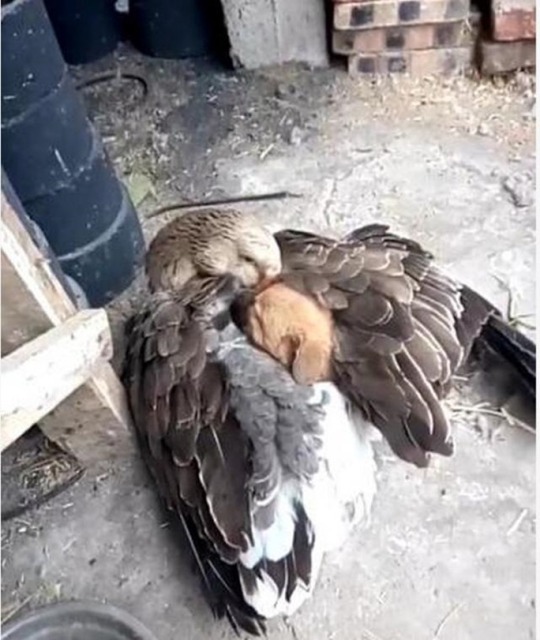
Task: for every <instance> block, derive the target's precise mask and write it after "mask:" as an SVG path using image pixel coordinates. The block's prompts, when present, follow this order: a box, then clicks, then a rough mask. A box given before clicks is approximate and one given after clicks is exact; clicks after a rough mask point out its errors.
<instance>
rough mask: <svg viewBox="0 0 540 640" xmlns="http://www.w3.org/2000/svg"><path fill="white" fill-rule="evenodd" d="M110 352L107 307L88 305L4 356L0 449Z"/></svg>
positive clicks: (61, 399)
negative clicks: (96, 307)
mask: <svg viewBox="0 0 540 640" xmlns="http://www.w3.org/2000/svg"><path fill="white" fill-rule="evenodd" d="M111 356H112V337H111V331H110V327H109V321H108V319H107V314H106V312H105V311H104V310H103V309H98V310H90V309H86V310H84V311H79V312H78V313H77V314H76V315H74V316H72V317H71V318H69V319H68V320H66V321H65V322H64V323H62V324H61V325H59V326H58V327H55V328H54V329H50V330H49V331H47V332H46V333H44V334H42V335H40V336H39V337H38V338H35V339H34V340H32V341H31V342H27V343H26V344H24V345H23V346H22V347H20V348H19V349H17V350H16V351H13V352H12V353H10V354H9V355H8V356H6V357H4V358H2V362H1V364H2V395H1V399H0V419H1V422H0V450H1V451H3V450H4V449H5V448H6V447H7V446H9V445H10V444H11V443H12V442H14V441H15V440H16V439H17V438H19V437H20V436H21V435H23V433H25V431H27V430H28V429H29V428H30V427H31V426H32V425H34V424H36V423H37V422H38V421H39V420H41V418H43V417H44V416H45V415H47V414H48V413H49V412H50V411H52V410H53V409H54V408H55V407H57V406H58V405H59V404H60V403H61V402H62V401H63V400H65V399H66V398H67V397H68V396H69V395H71V394H72V393H73V392H74V391H75V390H76V389H78V388H79V387H80V386H81V385H82V384H84V383H85V382H86V381H87V380H88V379H89V378H90V377H91V376H92V374H93V373H94V371H95V368H96V366H97V365H99V364H100V363H102V362H103V361H104V360H105V361H106V360H107V359H108V358H110V357H111Z"/></svg>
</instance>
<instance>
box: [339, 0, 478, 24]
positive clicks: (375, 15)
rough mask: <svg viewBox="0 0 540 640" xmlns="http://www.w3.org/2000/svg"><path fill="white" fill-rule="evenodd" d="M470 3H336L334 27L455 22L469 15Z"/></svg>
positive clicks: (448, 0)
mask: <svg viewBox="0 0 540 640" xmlns="http://www.w3.org/2000/svg"><path fill="white" fill-rule="evenodd" d="M469 4H470V3H469V0H367V1H364V2H351V3H346V4H336V5H335V6H334V27H335V28H336V29H337V30H339V31H343V30H351V29H352V30H361V29H373V28H376V27H392V26H397V25H400V26H405V25H414V24H425V23H434V22H435V23H439V22H455V21H460V20H465V19H466V18H467V16H468V15H469Z"/></svg>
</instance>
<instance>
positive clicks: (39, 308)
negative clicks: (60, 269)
mask: <svg viewBox="0 0 540 640" xmlns="http://www.w3.org/2000/svg"><path fill="white" fill-rule="evenodd" d="M6 183H7V186H8V187H9V183H8V182H7V181H5V182H4V184H6ZM1 204H2V215H1V224H0V242H1V245H2V302H3V304H2V308H1V313H2V355H5V354H7V353H10V352H11V351H13V350H14V349H16V348H18V347H19V346H21V345H22V344H24V343H25V342H27V341H28V340H31V339H33V338H35V337H37V336H38V335H40V334H41V333H43V332H44V331H47V330H48V329H50V328H51V327H53V326H58V325H59V324H61V323H62V322H63V321H64V320H66V319H68V318H69V317H71V316H72V315H73V314H75V313H76V312H77V311H78V309H77V307H76V306H75V303H74V301H73V300H72V298H71V296H70V294H69V293H68V291H67V290H66V288H65V286H64V284H63V283H62V282H61V278H60V277H58V276H57V274H56V273H55V264H54V259H53V260H50V259H49V257H48V256H46V255H44V253H43V251H42V250H41V248H40V247H38V246H37V244H36V242H34V240H33V239H32V237H31V235H30V233H29V231H28V230H27V228H26V227H25V225H24V224H23V221H22V219H21V217H23V218H24V216H25V214H24V211H23V210H21V211H20V213H19V210H20V209H21V205H20V203H19V201H18V199H17V198H16V196H15V195H14V194H13V193H12V192H11V193H10V190H9V189H8V190H7V191H4V186H3V188H2V196H1ZM81 425H84V430H83V429H82V428H79V426H81ZM40 427H41V428H42V429H43V430H44V432H45V433H46V435H47V436H49V437H50V438H52V439H53V440H56V441H58V442H61V443H62V444H63V445H64V446H66V444H68V445H69V448H70V449H71V450H72V451H73V452H74V453H75V454H76V455H77V456H78V457H79V458H80V459H81V461H83V462H87V463H88V464H90V463H92V464H93V463H94V462H96V461H101V460H102V459H103V457H104V456H103V452H106V453H107V455H110V454H112V452H113V447H114V451H116V450H118V451H122V450H124V451H125V450H126V447H128V448H131V447H132V438H131V434H130V433H129V432H128V430H129V429H130V428H131V414H130V411H129V408H128V404H127V398H126V394H125V390H124V387H123V385H122V383H121V382H120V380H119V379H118V376H117V375H116V373H115V372H114V370H113V368H112V366H111V365H110V364H109V363H108V362H103V363H100V364H98V365H97V367H96V369H95V371H94V376H93V377H92V378H91V379H90V380H89V382H88V383H87V384H86V385H85V386H83V387H82V388H80V389H78V390H77V391H76V392H75V393H74V394H73V396H72V397H70V398H69V400H68V401H66V402H63V403H61V404H60V405H59V406H58V407H57V408H56V409H55V410H54V411H52V412H51V413H50V414H49V415H47V416H45V417H44V418H43V419H42V420H41V422H40ZM119 427H120V429H119ZM105 457H106V456H105Z"/></svg>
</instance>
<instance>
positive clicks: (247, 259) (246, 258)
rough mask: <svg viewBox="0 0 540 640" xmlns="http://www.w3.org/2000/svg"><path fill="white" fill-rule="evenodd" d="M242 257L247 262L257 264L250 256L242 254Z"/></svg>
mask: <svg viewBox="0 0 540 640" xmlns="http://www.w3.org/2000/svg"><path fill="white" fill-rule="evenodd" d="M242 259H243V260H244V261H245V262H247V263H248V264H253V265H256V264H257V263H256V261H255V260H254V259H253V258H251V257H250V256H242Z"/></svg>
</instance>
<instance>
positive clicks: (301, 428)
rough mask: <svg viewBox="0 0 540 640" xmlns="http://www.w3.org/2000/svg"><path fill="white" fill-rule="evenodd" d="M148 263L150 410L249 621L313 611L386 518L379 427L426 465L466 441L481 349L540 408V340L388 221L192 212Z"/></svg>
mask: <svg viewBox="0 0 540 640" xmlns="http://www.w3.org/2000/svg"><path fill="white" fill-rule="evenodd" d="M146 267H147V275H148V280H149V286H150V289H151V291H152V294H151V296H150V298H149V300H148V301H147V303H146V304H145V305H144V306H143V308H141V310H140V311H139V312H137V313H136V314H135V316H134V317H133V318H132V319H131V322H130V323H129V327H128V349H127V357H126V368H125V374H124V380H125V383H126V386H127V388H128V393H129V399H130V404H131V409H132V413H133V418H134V423H135V426H136V430H137V434H138V438H139V442H140V446H141V448H142V452H143V455H144V458H145V460H146V462H147V464H148V466H149V468H150V470H151V472H152V474H153V476H154V478H155V480H156V483H157V486H158V489H159V492H160V493H161V495H162V497H163V498H164V500H165V503H166V505H167V506H168V508H169V509H170V510H171V511H173V512H174V513H175V514H176V515H177V516H178V518H179V520H180V521H181V523H182V525H183V527H184V530H185V532H186V534H187V537H188V539H189V541H190V544H191V547H192V550H193V553H194V555H195V558H196V561H197V565H198V567H199V570H200V573H201V576H202V578H203V582H204V585H205V587H206V592H207V595H208V597H209V599H210V603H211V605H212V608H213V611H214V613H215V614H216V615H218V616H219V617H221V616H223V615H226V616H227V617H228V618H229V620H230V621H231V623H232V624H233V626H234V627H235V628H236V629H237V630H238V629H243V630H245V631H248V632H250V633H253V634H260V633H261V632H262V631H263V630H264V621H265V620H266V619H267V618H270V617H272V616H275V615H279V614H291V613H292V612H293V611H294V610H296V609H297V608H298V606H299V605H300V604H301V603H302V602H303V601H304V600H305V599H306V598H307V597H308V596H309V594H310V593H311V592H312V590H313V587H314V584H315V581H316V578H317V574H318V571H319V567H320V565H321V561H322V558H323V555H324V553H325V552H326V551H328V550H329V549H332V548H335V547H336V546H338V545H339V544H340V543H341V542H342V541H343V539H344V538H345V536H346V534H347V533H348V532H349V531H350V529H351V528H352V527H353V526H354V525H356V524H358V523H360V522H366V521H367V520H368V517H369V511H370V508H371V503H372V500H373V496H374V494H375V480H374V471H375V463H374V459H373V452H372V447H371V442H372V440H373V439H375V435H379V437H380V434H379V432H380V433H382V435H383V436H384V437H385V438H386V440H387V441H388V443H389V444H390V446H391V447H392V449H393V451H394V452H395V453H396V454H397V455H398V456H399V457H400V458H402V459H403V460H406V461H408V462H411V463H413V464H415V465H417V466H420V467H422V466H425V465H427V464H428V462H429V457H430V455H431V454H432V453H438V454H442V455H450V454H451V453H452V451H453V442H452V436H451V430H450V424H449V419H448V415H447V413H446V411H445V408H444V405H443V403H442V399H443V398H444V396H445V394H446V393H447V391H448V389H449V387H450V384H451V381H452V376H453V374H454V373H455V372H456V371H457V369H458V368H459V367H460V366H461V365H462V364H464V363H465V361H466V360H468V359H469V360H470V358H471V357H473V356H474V357H475V358H476V360H477V361H478V362H479V363H480V364H481V365H483V366H484V367H485V368H486V370H488V371H489V372H490V373H491V383H492V384H493V385H497V388H498V389H499V390H500V391H501V393H502V396H501V402H502V403H503V404H505V405H506V406H507V407H508V410H509V411H513V413H514V415H516V416H517V417H518V418H519V419H521V420H523V421H526V422H528V423H529V424H532V425H534V413H535V361H536V349H535V345H534V344H533V343H532V342H531V341H530V340H529V339H528V338H526V337H525V336H523V335H522V334H521V333H519V332H518V331H517V330H516V329H515V328H513V327H511V326H510V325H509V324H508V323H506V322H505V321H504V320H503V319H502V317H501V315H500V314H499V313H498V311H497V310H496V309H495V308H494V307H493V306H492V305H491V304H490V303H489V302H487V301H486V300H484V299H483V298H482V297H481V296H480V295H478V294H476V293H475V292H473V291H472V290H471V289H469V288H467V287H465V286H462V285H460V284H458V283H456V282H455V281H454V280H452V279H451V278H450V277H448V276H447V275H445V274H443V273H442V272H441V271H440V270H439V268H438V267H436V266H435V265H434V264H433V260H432V256H431V255H430V254H429V253H427V252H426V251H424V250H423V249H422V248H421V247H420V246H419V245H418V244H417V243H416V242H413V241H410V240H407V239H404V238H400V237H397V236H395V235H393V234H391V233H390V232H389V231H388V229H387V227H384V226H381V225H371V226H367V227H363V228H361V229H358V230H356V231H354V232H353V233H351V234H350V235H349V236H347V237H346V238H344V239H342V240H332V239H329V238H325V237H321V236H317V235H313V234H310V233H304V232H300V231H291V230H285V231H280V232H278V233H277V234H276V235H275V236H274V235H272V234H270V233H269V232H268V231H266V230H265V229H264V228H263V226H261V224H260V223H259V222H258V221H257V219H256V218H255V217H252V216H249V215H246V214H243V213H239V212H237V211H232V210H227V211H214V210H207V211H201V212H193V213H187V214H185V215H184V216H182V217H180V218H178V219H176V220H174V221H173V222H171V223H170V224H168V225H166V226H165V227H164V228H163V229H162V230H161V231H160V232H159V233H158V234H157V236H156V237H155V239H154V240H153V241H152V243H151V245H150V248H149V251H148V254H147V263H146ZM471 354H472V356H471ZM374 427H375V428H374Z"/></svg>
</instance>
